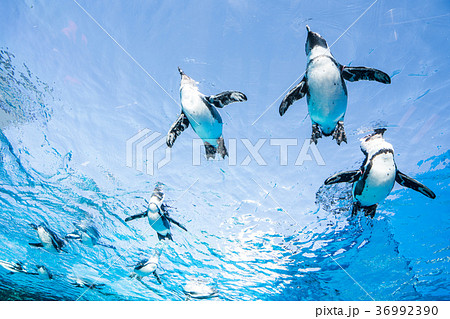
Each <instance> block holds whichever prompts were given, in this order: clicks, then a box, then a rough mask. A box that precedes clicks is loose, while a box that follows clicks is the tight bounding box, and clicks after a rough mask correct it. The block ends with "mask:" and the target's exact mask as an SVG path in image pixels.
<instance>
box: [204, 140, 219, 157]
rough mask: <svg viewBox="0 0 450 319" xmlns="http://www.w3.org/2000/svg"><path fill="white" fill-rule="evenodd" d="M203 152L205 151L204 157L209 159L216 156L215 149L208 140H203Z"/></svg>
mask: <svg viewBox="0 0 450 319" xmlns="http://www.w3.org/2000/svg"><path fill="white" fill-rule="evenodd" d="M205 152H206V159H207V160H209V159H210V158H215V157H216V152H217V149H216V148H215V147H214V146H212V145H211V144H209V143H208V142H205Z"/></svg>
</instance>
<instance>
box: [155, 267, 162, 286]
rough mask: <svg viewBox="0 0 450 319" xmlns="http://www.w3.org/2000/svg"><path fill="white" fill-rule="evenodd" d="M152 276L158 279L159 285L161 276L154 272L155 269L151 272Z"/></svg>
mask: <svg viewBox="0 0 450 319" xmlns="http://www.w3.org/2000/svg"><path fill="white" fill-rule="evenodd" d="M153 276H155V278H156V281H158V283H159V284H160V285H161V284H162V282H161V278H160V277H159V275H158V274H157V273H156V270H155V271H154V272H153Z"/></svg>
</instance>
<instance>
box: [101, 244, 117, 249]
mask: <svg viewBox="0 0 450 319" xmlns="http://www.w3.org/2000/svg"><path fill="white" fill-rule="evenodd" d="M97 245H99V246H103V247H106V248H111V249H116V246H113V245H109V244H105V243H102V242H97Z"/></svg>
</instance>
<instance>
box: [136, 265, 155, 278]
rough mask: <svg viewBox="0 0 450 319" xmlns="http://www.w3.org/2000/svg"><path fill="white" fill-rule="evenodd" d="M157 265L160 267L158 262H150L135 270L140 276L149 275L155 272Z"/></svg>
mask: <svg viewBox="0 0 450 319" xmlns="http://www.w3.org/2000/svg"><path fill="white" fill-rule="evenodd" d="M157 267H158V266H157V264H154V263H148V264H147V265H145V266H144V267H142V268H140V269H135V270H134V272H135V273H136V274H138V275H139V276H148V275H150V274H153V273H154V272H155V270H156V268H157Z"/></svg>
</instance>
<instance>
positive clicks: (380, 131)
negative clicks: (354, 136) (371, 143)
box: [360, 128, 386, 142]
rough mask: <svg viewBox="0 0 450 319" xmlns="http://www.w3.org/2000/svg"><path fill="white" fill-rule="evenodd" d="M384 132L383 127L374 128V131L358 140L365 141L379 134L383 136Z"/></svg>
mask: <svg viewBox="0 0 450 319" xmlns="http://www.w3.org/2000/svg"><path fill="white" fill-rule="evenodd" d="M384 132H386V129H385V128H377V129H375V130H374V132H373V133H372V134H369V135H367V136H365V137H363V138H362V139H360V141H361V142H363V141H365V142H366V141H368V140H370V139H371V138H372V137H374V136H377V135H381V137H383V134H384Z"/></svg>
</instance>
